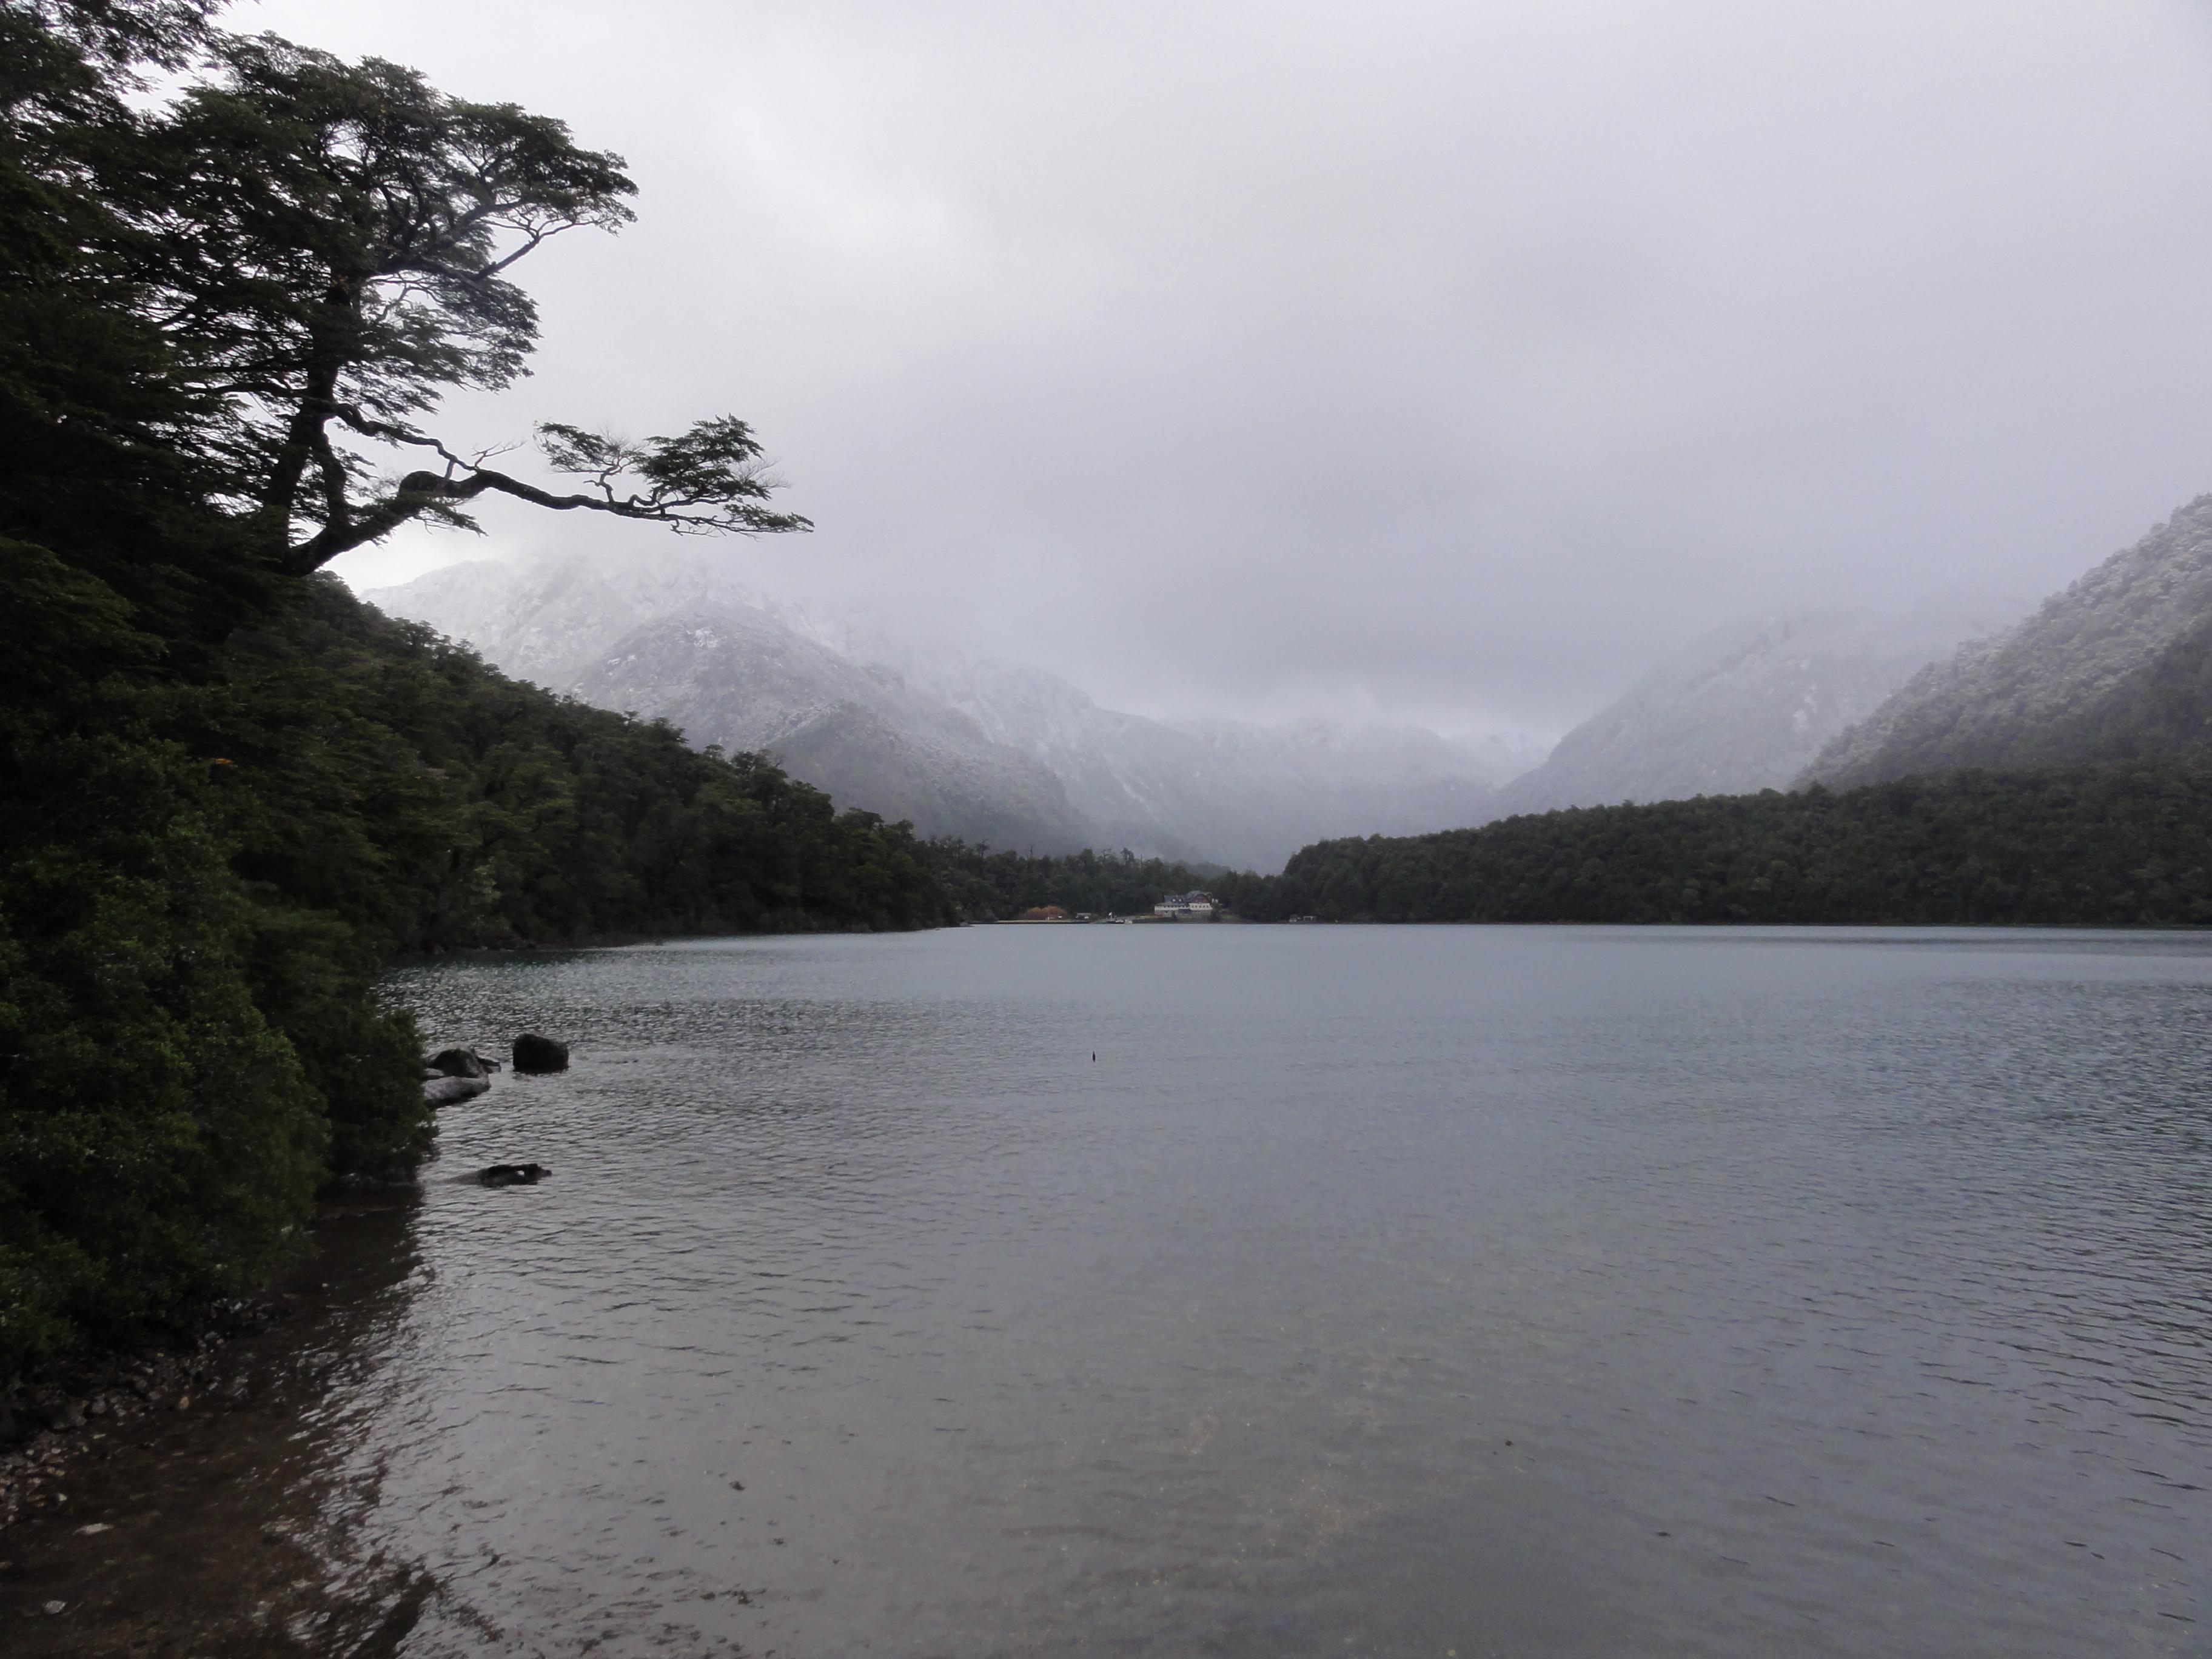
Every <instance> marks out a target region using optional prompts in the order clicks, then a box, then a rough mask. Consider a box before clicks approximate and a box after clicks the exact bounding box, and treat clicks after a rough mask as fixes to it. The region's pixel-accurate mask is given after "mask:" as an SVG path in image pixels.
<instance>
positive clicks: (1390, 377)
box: [232, 0, 2212, 728]
mask: <svg viewBox="0 0 2212 1659" xmlns="http://www.w3.org/2000/svg"><path fill="white" fill-rule="evenodd" d="M232 21H233V22H234V24H235V25H238V26H240V27H255V26H265V27H272V28H276V29H277V30H279V31H280V32H283V33H289V34H292V35H294V36H295V37H296V38H299V39H302V40H309V41H312V42H313V43H315V44H319V45H324V46H329V47H331V49H333V50H337V51H342V52H349V53H362V52H378V53H380V54H383V55H386V56H389V57H392V58H399V59H401V60H403V61H406V62H410V63H413V64H418V65H419V66H421V67H422V68H423V69H424V70H427V71H428V72H429V73H430V74H431V75H432V76H433V77H434V78H435V80H437V81H438V82H440V83H441V85H443V86H445V87H447V88H448V89H450V90H453V91H455V92H460V93H465V94H470V95H474V96H483V97H502V98H506V97H511V98H513V99H516V100H520V101H522V102H524V103H526V104H528V105H530V106H532V107H536V108H538V109H541V110H543V111H544V112H550V113H553V114H557V115H560V116H562V117H563V118H567V119H568V120H569V121H570V123H571V124H572V125H574V128H575V130H576V131H577V132H578V134H579V136H580V137H581V138H583V139H584V140H585V141H586V142H587V143H594V144H599V145H604V146H605V147H608V148H611V149H617V150H619V151H621V152H623V154H625V155H628V156H629V159H630V161H631V162H632V164H633V171H634V172H635V174H636V176H637V177H638V179H640V182H641V185H643V186H644V196H643V199H642V201H641V204H640V208H641V223H640V224H639V225H638V226H637V227H635V228H634V229H633V230H631V231H629V232H627V233H625V234H623V236H621V237H620V238H617V239H613V240H601V241H599V242H598V243H596V244H592V243H586V242H585V241H582V240H578V241H575V242H573V243H571V244H569V245H566V246H555V247H553V248H551V249H550V250H548V251H547V252H544V253H542V254H541V255H539V256H538V257H537V258H535V259H534V260H533V261H532V269H531V270H530V271H529V276H530V281H531V283H532V287H533V288H534V289H535V290H536V291H537V292H538V294H539V295H540V296H541V299H542V301H544V310H545V320H546V343H545V347H544V350H543V352H542V353H541V355H540V358H539V360H538V374H537V375H536V377H535V378H534V379H533V380H531V381H529V382H527V383H526V384H525V386H523V387H522V388H520V390H519V391H518V392H515V393H513V394H510V395H509V396H508V397H507V398H504V399H502V400H500V401H498V402H496V403H492V404H484V403H463V404H457V405H456V407H455V409H454V410H453V422H452V424H453V428H454V429H456V430H458V431H461V432H464V433H466V434H469V435H474V436H477V437H481V438H485V439H489V438H492V437H496V436H500V435H513V434H520V433H521V432H523V431H526V429H527V428H528V425H529V423H530V422H531V421H532V420H533V419H535V418H538V417H539V416H562V417H565V418H574V419H583V420H594V421H605V422H610V423H612V424H615V425H617V426H620V427H623V428H627V429H629V430H632V431H651V430H657V429H665V428H668V427H671V426H673V425H675V424H677V423H678V422H684V421H687V420H689V419H690V418H691V417H692V416H696V415H699V414H703V413H707V412H710V411H714V410H721V409H724V408H728V409H732V410H736V411H738V412H739V413H742V414H744V415H745V416H748V417H749V418H750V419H752V420H754V421H755V422H757V424H758V425H759V426H760V428H762V429H763V432H764V433H765V434H766V435H767V436H768V438H769V441H770V443H771V445H772V447H773V448H774V449H775V452H776V453H778V454H779V455H780V456H781V458H782V459H783V462H784V470H785V471H786V472H787V474H788V475H789V477H791V479H792V480H793V491H792V494H791V497H790V499H791V500H792V501H793V504H794V505H795V506H796V507H798V508H799V510H801V511H804V512H806V513H810V514H811V515H812V516H813V517H814V518H815V519H816V520H817V521H818V523H819V524H820V525H821V526H822V528H821V530H820V532H819V533H817V535H816V536H814V537H812V538H808V539H806V540H805V541H801V542H785V543H771V544H755V545H750V546H744V545H738V546H733V547H732V549H731V550H730V556H731V557H732V558H733V559H736V560H738V561H740V562H744V563H745V564H747V565H749V566H751V567H754V568H757V569H758V570H759V571H760V572H761V573H762V574H763V579H764V580H781V578H779V577H778V575H777V574H776V573H778V572H780V571H781V572H786V573H788V579H789V580H792V581H794V582H797V583H799V584H801V585H805V586H829V587H831V588H833V589H842V590H843V591H848V592H855V593H861V594H866V595H867V596H869V597H871V598H872V599H874V600H876V601H877V602H878V603H880V604H882V605H886V606H889V607H893V608H896V609H900V610H903V611H909V612H911V613H913V614H915V615H917V616H920V617H925V618H928V619H932V620H935V621H940V622H943V623H946V624H947V625H951V626H954V627H957V628H958V629H961V630H963V631H965V632H968V633H970V634H972V635H976V636H978V637H980V638H981V639H982V640H983V641H986V642H989V643H993V644H996V645H999V646H1001V647H1005V648H1007V649H1009V650H1012V651H1015V652H1018V653H1022V654H1026V655H1029V656H1031V657H1034V658H1036V659H1041V660H1043V661H1046V662H1048V663H1049V664H1051V665H1054V666H1056V667H1059V668H1060V669H1062V670H1063V671H1066V672H1068V673H1070V674H1071V675H1072V676H1073V678H1077V679H1079V680H1080V681H1082V682H1083V683H1085V684H1086V685H1088V686H1089V687H1090V688H1091V690H1094V691H1095V692H1096V693H1097V695H1099V696H1101V697H1102V698H1103V699H1106V700H1109V701H1114V702H1121V703H1123V704H1125V705H1128V706H1135V707H1139V708H1146V709H1151V710H1155V711H1166V710H1175V709H1183V708H1210V709H1221V710H1238V711H1245V712H1261V711H1265V710H1269V709H1285V710H1288V709H1297V710H1300V711H1310V710H1314V709H1318V708H1347V709H1357V710H1373V709H1391V710H1401V711H1403V712H1407V713H1410V714H1416V715H1420V716H1424V717H1427V718H1431V719H1435V720H1440V721H1443V722H1446V723H1449V724H1452V725H1455V726H1484V725H1488V724H1492V723H1505V724H1516V725H1526V726H1540V727H1549V728H1556V727H1558V726H1560V725H1563V724H1565V723H1566V722H1568V721H1571V720H1574V719H1576V718H1578V717H1579V716H1580V715H1582V714H1585V713H1587V712H1589V710H1590V709H1591V708H1594V707H1595V706H1596V705H1597V704H1598V703H1600V702H1603V701H1605V700H1606V699H1607V697H1609V696H1611V695H1613V693H1614V692H1615V691H1617V690H1619V689H1620V686H1621V685H1622V684H1625V683H1626V680H1627V679H1628V678H1631V677H1632V674H1633V673H1634V672H1635V671H1638V670H1639V669H1641V668H1642V667H1644V665H1648V664H1649V663H1650V662H1651V661H1653V660H1656V659H1658V658H1661V657H1663V656H1665V655H1667V654H1668V653H1670V652H1671V651H1672V650H1673V649H1674V647H1675V646H1676V645H1678V644H1679V643H1680V641H1682V640H1683V639H1685V638H1686V637H1688V636H1689V635H1692V634H1695V633H1697V632H1699V630H1700V629H1703V628H1704V627H1705V625H1706V624H1707V623H1709V622H1710V621H1712V620H1716V619H1717V618H1718V617H1722V616H1725V615H1728V614H1731V613H1735V612H1741V611H1747V610H1751V609H1754V608H1762V607H1769V606H1783V605H1789V606H1795V605H1818V604H1826V603H1831V602H1835V601H1840V600H1863V601H1869V602H1876V603H1902V602H1904V601H1906V600H1909V599H1911V598H1912V597H1913V596H1914V595H1916V594H1917V593H1919V592H1923V591H1926V590H1928V589H1930V588H1934V587H1938V586H1951V585H1974V586H1990V585H1999V586H2008V587H2014V588H2019V589H2021V590H2024V591H2027V592H2033V591H2038V590H2040V589H2043V588H2046V587H2049V586H2055V585H2057V584H2058V583H2061V582H2063V581H2064V580H2069V579H2070V577H2072V576H2073V575H2074V574H2077V573H2078V572H2079V571H2080V570H2081V569H2082V568H2086V567H2087V565H2088V564H2089V563H2090V562H2093V560H2094V559H2095V558H2097V557H2099V556H2101V555H2102V554H2103V553H2105V552H2106V551H2109V550H2111V549H2112V548H2113V547H2115V546H2117V545H2118V544H2121V543H2123V542H2124V541H2127V540H2129V539H2131V538H2133V537H2134V536H2136V534H2138V533H2140V532H2141V531H2142V529H2143V528H2145V527H2146V526H2148V524H2149V523H2150V522H2151V521H2153V520H2154V519H2157V518H2159V517H2162V516H2163V515H2164V513H2166V511H2167V510H2168V509H2170V508H2171V507H2173V506H2175V505H2177V504H2179V502H2180V501H2183V500H2184V499H2186V498H2187V497H2189V496H2191V495H2194V494H2196V493H2197V492H2198V491H2200V490H2203V489H2208V488H2212V441H2208V440H2212V28H2208V26H2207V23H2206V20H2205V15H2204V13H2203V10H2202V9H2201V8H2198V7H2196V6H2190V5H2184V4H2180V3H2154V0H2142V3H2127V0H2123V3H2115V0H2002V3H2000V0H1909V3H1908V0H1852V3H1827V0H1814V3H1806V4H1801V5H1794V6H1786V7H1784V6H1776V5H1773V4H1771V0H1674V3H1656V0H1641V3H1639V0H1559V3H1553V4H1550V5H1547V6H1544V7H1541V8H1538V7H1529V6H1525V5H1519V4H1514V5H1506V4H1483V3H1467V0H1462V3H1458V4H1453V5H1441V4H1439V5H1418V4H1399V5H1384V6H1370V7H1364V8H1358V9H1354V8H1349V7H1345V6H1342V5H1329V6H1322V5H1318V4H1295V3H1271V4H1265V5H1262V4H1257V3H1250V4H1244V5H1211V6H1209V5H1193V4H1188V3H1182V4H1174V5H1168V4H1153V5H1147V4H1144V3H1118V4H1115V5H1112V6H1105V5H1096V6H1089V5H1054V6H1050V7H1042V6H1015V5H1012V4H1000V5H981V4H965V5H963V4H958V3H947V4H937V5H930V6H926V7H918V6H914V5H910V4H865V3H847V4H838V3H811V4H809V5H806V6H804V7H789V6H778V7H769V6H763V5H757V4H750V3H681V0H637V3H624V4H620V5H617V4H613V3H585V0H570V3H548V0H533V3H528V4H525V3H520V0H515V3H507V0H472V3H471V4H469V5H467V6H465V7H456V6H454V5H453V4H451V3H450V0H447V3H443V4H437V5H433V4H430V3H427V0H375V3H368V0H361V3H356V0H313V3H309V0H282V3H266V4H263V5H259V6H255V7H252V8H241V9H239V10H237V11H236V12H234V14H233V15H232ZM493 528H494V529H495V534H496V537H497V538H498V539H499V540H500V541H501V542H502V543H513V544H525V543H526V544H538V545H542V544H548V543H552V542H560V543H562V544H565V545H570V546H577V545H592V546H604V547H605V549H606V550H608V553H609V556H615V555H617V554H618V552H619V550H621V549H622V548H623V546H625V545H627V544H628V541H627V537H626V534H625V533H624V531H623V527H620V526H605V525H592V526H577V525H574V524H570V523H568V522H565V521H563V522H557V523H556V522H549V521H545V520H532V518H531V517H530V516H528V515H527V514H526V513H522V512H517V513H514V514H513V515H511V516H501V517H499V518H498V519H496V520H494V522H493ZM479 551H481V548H480V547H479V546H477V545H474V544H466V543H464V542H461V541H459V540H456V539H453V538H427V537H416V538H410V539H407V540H404V541H401V542H399V543H397V544H394V545H393V546H392V547H391V548H390V549H388V550H385V551H382V552H379V553H374V554H368V555H363V556H356V559H355V561H354V568H353V569H352V570H351V571H350V572H349V574H355V575H356V576H357V577H359V578H361V579H362V580H365V581H367V582H370V583H373V582H374V581H375V580H382V579H386V578H387V577H389V576H391V575H394V574H403V573H405V572H408V571H411V570H413V569H417V568H424V567H425V566H426V565H427V564H428V563H430V562H441V561H443V560H445V559H447V558H452V557H458V556H474V555H475V554H477V553H478V552H479Z"/></svg>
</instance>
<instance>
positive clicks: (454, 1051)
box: [423, 1048, 484, 1077]
mask: <svg viewBox="0 0 2212 1659" xmlns="http://www.w3.org/2000/svg"><path fill="white" fill-rule="evenodd" d="M423 1064H424V1065H426V1066H428V1067H429V1068H430V1069H431V1070H432V1071H434V1072H439V1073H443V1074H444V1075H446V1076H447V1077H482V1076H483V1074H484V1063H483V1061H482V1060H478V1059H477V1057H476V1055H475V1054H471V1052H470V1051H469V1050H468V1049H466V1048H441V1049H440V1050H439V1051H438V1052H437V1053H436V1054H433V1055H431V1056H430V1058H429V1059H428V1060H425V1061H424V1062H423Z"/></svg>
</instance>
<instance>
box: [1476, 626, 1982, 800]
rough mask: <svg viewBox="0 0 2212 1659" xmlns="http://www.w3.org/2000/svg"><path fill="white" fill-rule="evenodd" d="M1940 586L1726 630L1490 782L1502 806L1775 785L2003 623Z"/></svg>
mask: <svg viewBox="0 0 2212 1659" xmlns="http://www.w3.org/2000/svg"><path fill="white" fill-rule="evenodd" d="M2010 611H2011V607H2010V606H2009V605H2008V604H2007V603H2006V602H2004V601H2002V600H1997V599H1964V598H1959V597H1952V596H1946V597H1942V598H1939V599H1929V600H1926V601H1923V603H1922V604H1921V605H1917V606H1916V607H1915V608H1914V609H1913V610H1911V611H1908V612H1905V613H1904V614H1902V615H1889V614H1885V613H1881V612H1877V611H1825V612H1818V613H1814V614H1811V615H1807V616H1800V617H1789V618H1784V619H1780V620H1762V621H1746V622H1741V623H1735V624H1734V625H1732V626H1730V627H1728V628H1725V629H1721V630H1719V631H1717V632H1716V633H1714V634H1712V635H1708V636H1707V637H1706V638H1705V640H1703V641H1699V643H1698V644H1697V645H1695V646H1693V647H1691V648H1690V649H1688V650H1686V651H1684V652H1683V653H1680V654H1679V655H1678V656H1676V657H1674V659H1672V660H1670V661H1668V663H1666V664H1664V665H1662V666H1661V667H1659V668H1657V669H1656V670H1654V671H1652V672H1651V673H1650V674H1648V675H1646V676H1645V677H1644V678H1643V679H1641V680H1639V681H1638V682H1637V684H1635V685H1633V686H1632V687H1631V688H1630V689H1629V690H1627V691H1626V693H1625V694H1623V695H1622V696H1621V697H1620V699H1619V700H1618V701H1616V702H1613V704H1612V705H1611V706H1609V707H1608V708H1605V709H1603V710H1601V712H1600V713H1599V714H1595V715H1594V716H1593V717H1592V718H1590V719H1589V720H1586V721H1584V722H1583V724H1582V725H1580V726H1577V727H1576V728H1575V729H1574V730H1573V731H1571V732H1568V733H1567V735H1566V736H1565V737H1564V738H1561V739H1560V740H1559V746H1558V747H1557V748H1556V749H1554V750H1553V751H1552V753H1551V755H1550V757H1548V758H1547V760H1546V761H1545V762H1544V763H1543V764H1542V765H1541V766H1540V767H1538V768H1537V769H1535V770H1534V771H1533V772H1529V773H1527V774H1525V775H1522V776H1521V777H1519V778H1516V780H1514V781H1512V782H1511V783H1510V784H1508V785H1507V786H1506V787H1504V788H1503V789H1502V790H1500V791H1499V792H1498V800H1497V804H1496V808H1495V811H1496V812H1497V813H1498V815H1501V816H1502V815H1505V814H1509V813H1515V812H1543V811H1553V810H1554V809H1556V808H1559V807H1563V806H1597V805H1608V804H1611V803H1613V802H1618V801H1623V800H1638V801H1654V800H1680V799H1688V798H1690V797H1692V796H1696V795H1729V794H1745V793H1753V792H1755V791H1757V790H1760V789H1769V788H1780V787H1784V786H1786V785H1787V784H1789V783H1790V781H1792V780H1793V779H1795V778H1796V776H1797V775H1798V774H1799V773H1800V772H1801V771H1802V770H1803V769H1804V768H1805V767H1806V765H1807V764H1808V763H1810V762H1811V761H1812V759H1813V757H1814V756H1815V755H1817V754H1819V753H1820V750H1821V747H1822V745H1823V744H1826V743H1827V742H1828V741H1829V740H1830V739H1832V738H1834V737H1835V735H1836V734H1837V733H1838V732H1841V731H1843V730H1844V729H1845V728H1846V727H1847V726H1850V724H1851V723H1852V722H1853V721H1855V720H1863V718H1865V717H1866V716H1867V715H1868V714H1871V713H1873V712H1874V710H1875V708H1877V707H1878V706H1879V705H1880V704H1881V701H1882V699H1883V698H1884V697H1886V696H1888V695H1889V694H1890V693H1891V692H1893V691H1894V690H1896V689H1897V688H1898V687H1899V685H1902V684H1904V683H1905V680H1906V679H1907V678H1910V677H1911V674H1912V673H1913V672H1914V671H1915V670H1917V669H1919V668H1921V667H1923V665H1926V664H1928V663H1929V662H1931V661H1933V660H1934V659H1936V658H1938V657H1941V656H1942V655H1944V654H1945V653H1948V652H1949V651H1950V650H1952V649H1953V648H1954V647H1956V646H1957V645H1958V643H1959V641H1960V640H1962V639H1965V638H1966V637H1968V636H1969V635H1973V634H1976V633H1978V632H1984V631H1986V630H1987V629H1990V627H1992V626H1994V625H1995V624H1996V623H2000V622H2002V620H2003V619H2004V618H2005V617H2006V616H2007V615H2008V613H2009V612H2010Z"/></svg>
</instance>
